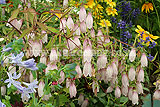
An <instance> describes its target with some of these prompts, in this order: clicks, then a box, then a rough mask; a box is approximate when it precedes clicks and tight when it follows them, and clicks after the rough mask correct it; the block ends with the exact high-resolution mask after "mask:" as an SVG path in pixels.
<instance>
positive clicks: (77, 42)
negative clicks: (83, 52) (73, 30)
mask: <svg viewBox="0 0 160 107" xmlns="http://www.w3.org/2000/svg"><path fill="white" fill-rule="evenodd" d="M73 42H74V43H75V44H76V46H75V47H77V46H81V42H80V40H79V37H78V36H75V37H74V40H73Z"/></svg>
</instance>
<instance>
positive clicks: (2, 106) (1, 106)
mask: <svg viewBox="0 0 160 107" xmlns="http://www.w3.org/2000/svg"><path fill="white" fill-rule="evenodd" d="M0 107H6V105H5V104H4V103H2V102H1V99H0Z"/></svg>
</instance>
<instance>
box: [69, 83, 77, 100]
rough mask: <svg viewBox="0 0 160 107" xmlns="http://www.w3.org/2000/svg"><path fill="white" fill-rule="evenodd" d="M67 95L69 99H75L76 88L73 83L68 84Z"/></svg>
mask: <svg viewBox="0 0 160 107" xmlns="http://www.w3.org/2000/svg"><path fill="white" fill-rule="evenodd" d="M69 94H70V98H72V97H76V94H77V89H76V86H75V84H74V83H73V82H71V83H70V86H69Z"/></svg>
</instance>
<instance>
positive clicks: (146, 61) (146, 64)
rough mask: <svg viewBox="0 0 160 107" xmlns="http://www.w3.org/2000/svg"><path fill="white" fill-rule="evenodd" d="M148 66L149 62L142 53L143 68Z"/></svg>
mask: <svg viewBox="0 0 160 107" xmlns="http://www.w3.org/2000/svg"><path fill="white" fill-rule="evenodd" d="M147 66H148V60H147V56H146V54H145V53H142V56H141V67H147Z"/></svg>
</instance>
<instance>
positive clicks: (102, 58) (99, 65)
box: [97, 54, 108, 70]
mask: <svg viewBox="0 0 160 107" xmlns="http://www.w3.org/2000/svg"><path fill="white" fill-rule="evenodd" d="M107 63H108V61H107V57H106V55H104V54H102V55H100V56H99V57H98V59H97V68H98V70H100V69H102V68H105V67H106V64H107Z"/></svg>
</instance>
